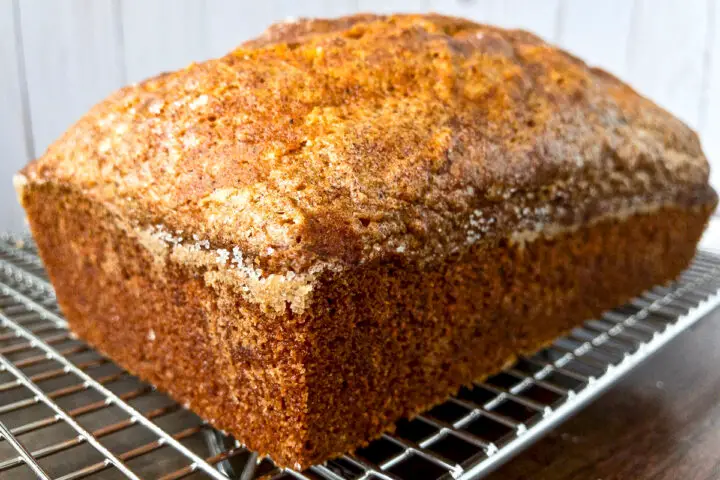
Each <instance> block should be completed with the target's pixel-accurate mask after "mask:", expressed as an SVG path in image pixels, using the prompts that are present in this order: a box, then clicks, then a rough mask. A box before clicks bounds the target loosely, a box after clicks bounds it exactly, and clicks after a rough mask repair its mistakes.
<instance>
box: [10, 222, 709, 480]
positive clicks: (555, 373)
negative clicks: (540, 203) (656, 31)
mask: <svg viewBox="0 0 720 480" xmlns="http://www.w3.org/2000/svg"><path fill="white" fill-rule="evenodd" d="M719 290H720V256H718V255H715V254H712V253H709V252H703V251H700V252H699V253H698V254H697V256H696V258H695V260H694V262H693V264H692V265H691V266H690V268H689V269H688V270H687V271H686V272H684V273H683V275H682V276H681V277H680V278H679V279H678V280H677V281H676V282H675V283H673V284H672V285H668V286H663V287H655V288H653V289H652V290H650V291H648V292H646V293H645V294H643V295H642V296H640V297H638V298H636V299H635V300H633V301H632V302H630V303H629V304H627V305H624V306H622V307H620V308H617V309H615V310H612V311H609V312H607V313H606V314H604V315H603V316H602V317H601V318H598V319H594V320H590V321H587V322H586V323H585V324H584V325H583V326H582V327H581V328H577V329H575V330H574V331H573V332H572V333H571V334H570V335H568V336H567V337H563V338H559V339H557V340H556V341H555V342H554V343H553V344H552V345H551V346H550V347H548V348H546V349H544V350H542V351H540V352H538V353H537V354H535V355H533V356H528V357H524V358H522V359H520V360H519V361H518V362H517V363H516V364H515V365H513V366H512V367H511V368H508V369H507V370H505V371H503V372H502V373H500V374H498V375H495V376H493V377H491V378H489V379H487V380H486V381H484V382H482V383H476V384H474V385H473V387H472V388H463V389H462V390H461V391H460V393H459V394H458V395H457V396H455V397H453V398H451V399H449V400H448V401H447V402H445V403H443V404H442V405H439V406H437V407H435V408H433V409H431V410H429V411H428V412H426V413H424V414H422V415H419V416H418V417H416V418H415V419H413V420H411V421H408V420H403V421H401V422H399V424H398V425H397V429H396V431H395V433H393V434H386V435H383V436H382V437H381V438H380V439H379V440H376V441H375V442H373V443H371V444H370V445H369V446H368V447H366V448H363V449H360V450H358V451H356V452H355V453H352V454H347V455H345V456H343V457H341V458H339V459H336V460H332V461H328V462H326V463H325V464H323V465H317V466H314V467H311V468H310V469H308V470H306V471H303V472H297V471H294V470H290V469H281V468H278V467H276V466H275V465H273V463H272V462H271V460H270V459H268V458H259V457H258V456H257V454H255V453H253V452H251V451H249V450H247V449H246V448H244V447H243V446H242V445H240V444H239V443H238V442H236V441H235V440H233V439H232V438H231V437H229V436H227V435H225V434H224V433H222V432H219V431H217V430H214V429H212V428H211V427H210V426H209V425H207V424H206V423H204V422H203V421H202V420H201V419H200V418H198V417H197V416H195V415H194V414H193V413H192V412H190V411H188V410H186V409H185V408H183V407H182V406H180V405H178V404H176V403H175V402H173V401H172V400H171V399H169V398H168V397H167V396H165V395H163V394H161V393H160V392H157V391H156V390H155V389H153V387H152V386H150V385H147V384H144V383H142V382H141V381H139V380H138V379H136V378H134V377H132V376H131V375H129V374H128V373H126V372H124V371H123V370H122V369H120V368H119V367H117V366H116V365H114V364H113V363H112V362H111V361H110V360H109V359H107V358H104V357H102V356H101V355H99V354H98V353H97V352H94V351H93V350H92V349H91V348H90V347H89V346H87V345H86V344H84V343H83V342H81V341H79V340H78V339H77V338H75V337H74V336H73V334H72V333H71V332H70V331H69V330H68V329H67V323H66V321H65V319H64V318H63V316H62V314H61V312H60V311H59V309H58V306H57V303H56V301H55V296H54V292H53V289H52V287H51V285H50V283H49V281H48V278H47V276H46V275H45V272H44V270H43V267H42V264H41V262H40V259H39V257H38V256H37V251H36V249H35V247H34V244H33V243H32V240H30V239H29V238H27V237H23V238H21V237H14V236H11V235H3V236H0V437H2V438H0V477H2V478H18V479H22V478H35V477H39V478H43V479H49V478H53V479H62V480H73V479H79V478H85V477H94V478H103V479H113V478H162V479H165V480H169V479H177V478H185V477H192V478H207V477H210V478H215V479H221V478H237V479H241V480H250V479H255V478H263V479H272V480H280V479H283V480H288V479H328V480H346V479H360V480H370V479H372V480H378V479H383V480H404V479H417V478H427V479H443V480H447V479H453V478H454V479H469V478H480V477H482V476H484V475H486V474H487V473H489V472H491V471H492V470H493V469H494V468H496V467H497V466H499V465H500V464H501V463H503V462H504V461H506V460H508V459H509V458H510V457H511V456H512V455H514V454H516V453H518V451H520V450H521V449H522V448H524V447H526V446H528V445H529V444H530V443H532V441H533V440H535V439H537V438H538V437H540V436H541V435H543V434H544V433H546V432H547V431H548V430H549V429H550V428H551V427H553V426H554V425H555V424H557V423H558V422H560V421H562V420H563V419H564V418H566V417H567V416H568V415H569V414H570V413H572V412H574V411H576V410H578V409H579V408H580V407H581V406H582V405H583V404H585V403H586V402H587V401H589V400H590V399H591V398H593V397H594V396H596V395H598V394H599V393H600V392H601V391H603V390H604V389H605V388H606V387H608V386H609V385H611V384H613V383H614V382H615V381H616V380H617V379H618V378H619V377H620V376H622V375H623V374H624V373H626V372H627V371H629V370H630V369H631V368H633V367H634V366H635V365H637V364H638V363H639V362H640V361H642V360H643V359H645V358H647V357H648V356H649V355H650V354H651V353H653V352H654V351H656V350H657V349H658V348H660V347H661V346H662V345H664V344H665V343H667V342H668V341H669V340H671V339H672V338H673V337H675V336H676V335H677V334H678V333H680V332H681V331H683V330H684V329H686V328H687V327H689V326H690V325H691V324H693V323H694V322H695V321H697V320H698V319H699V318H701V317H702V316H703V315H704V314H706V313H707V312H709V311H710V310H711V309H712V308H714V307H715V306H717V305H718V304H719V303H720V295H718V293H719V292H718V291H719Z"/></svg>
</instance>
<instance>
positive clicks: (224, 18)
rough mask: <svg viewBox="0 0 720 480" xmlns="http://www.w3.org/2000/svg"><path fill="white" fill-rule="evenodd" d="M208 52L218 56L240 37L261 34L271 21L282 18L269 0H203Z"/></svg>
mask: <svg viewBox="0 0 720 480" xmlns="http://www.w3.org/2000/svg"><path fill="white" fill-rule="evenodd" d="M205 15H206V28H207V41H208V52H207V53H208V54H209V55H210V56H212V57H219V56H221V55H224V54H226V53H227V52H229V51H230V50H232V49H233V48H235V47H237V46H238V45H240V44H241V43H242V42H243V41H245V40H247V39H249V38H252V37H254V36H256V35H258V34H260V33H261V32H262V31H263V30H265V28H267V26H268V25H270V24H271V23H272V22H273V21H277V20H281V19H282V18H284V14H282V12H276V11H275V10H274V8H273V4H272V2H269V1H263V0H260V1H254V2H238V1H237V0H206V3H205Z"/></svg>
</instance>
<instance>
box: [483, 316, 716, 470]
mask: <svg viewBox="0 0 720 480" xmlns="http://www.w3.org/2000/svg"><path fill="white" fill-rule="evenodd" d="M488 478H489V479H490V480H520V479H522V480H528V479H531V480H571V479H572V480H616V479H617V480H645V479H653V480H665V479H667V480H670V479H672V480H706V479H707V480H710V479H713V480H715V479H720V309H716V310H715V311H714V312H712V313H711V314H710V315H708V316H707V317H706V318H704V319H702V320H700V321H699V322H698V323H696V324H695V325H694V326H693V328H691V329H690V330H688V331H686V332H684V333H682V334H681V335H680V336H678V337H677V338H676V339H675V340H673V341H672V342H670V344H669V345H667V346H665V348H663V349H662V350H661V351H659V352H658V353H656V354H655V355H654V356H653V357H652V358H650V359H648V360H647V361H646V362H644V363H643V364H641V365H640V366H639V367H637V368H636V369H635V370H634V371H632V372H631V373H630V374H628V375H627V376H626V377H624V378H623V380H621V382H620V383H618V385H616V386H615V387H613V388H612V389H610V390H608V391H607V392H606V393H605V394H604V395H603V396H601V397H600V398H598V399H597V400H595V401H594V402H593V403H592V404H590V405H589V406H587V407H585V408H584V409H583V410H582V411H580V412H579V413H578V414H577V415H576V416H575V417H573V418H571V419H569V420H568V421H566V422H565V423H563V424H562V425H560V426H559V427H558V428H557V429H556V430H555V431H554V432H552V433H551V434H549V435H548V436H546V437H545V438H543V439H541V440H539V441H538V442H537V443H536V444H535V445H534V446H532V447H530V448H529V449H528V450H526V451H525V452H523V453H521V454H520V455H518V456H517V457H516V458H514V459H512V460H510V462H509V463H507V464H506V465H505V466H503V467H502V468H500V469H499V470H498V471H496V472H495V473H494V474H492V475H490V477H488Z"/></svg>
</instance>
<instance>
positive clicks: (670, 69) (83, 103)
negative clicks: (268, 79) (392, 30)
mask: <svg viewBox="0 0 720 480" xmlns="http://www.w3.org/2000/svg"><path fill="white" fill-rule="evenodd" d="M430 10H432V11H438V12H442V13H447V14H452V15H460V16H464V17H468V18H472V19H474V20H477V21H480V22H486V23H494V24H498V25H501V26H505V27H515V28H525V29H528V30H532V31H534V32H536V33H537V34H539V35H541V36H542V37H544V38H546V39H547V40H550V41H552V42H555V43H557V44H559V45H561V46H563V47H564V48H567V49H569V50H570V51H572V52H573V53H575V54H577V55H578V56H580V57H582V58H584V59H585V60H586V61H588V62H589V63H591V64H594V65H598V66H601V67H604V68H606V69H608V70H610V71H611V72H613V73H615V74H616V75H618V76H619V77H620V78H622V79H624V80H626V81H628V82H629V83H631V84H632V85H633V86H634V87H635V88H637V89H638V90H639V91H640V92H642V93H643V94H645V95H647V96H649V97H650V98H652V99H653V100H655V101H656V102H658V103H659V104H661V105H662V106H664V107H666V108H668V109H669V110H670V111H672V112H673V113H675V114H677V115H678V116H680V117H681V118H682V119H683V120H685V121H686V122H687V123H688V124H690V125H691V126H693V127H694V128H696V129H697V130H698V131H699V132H700V133H701V137H702V140H703V145H704V146H705V149H706V152H707V154H708V156H709V158H710V159H711V162H712V163H713V165H714V167H715V168H714V170H713V183H714V185H715V186H716V188H717V187H720V0H602V1H599V0H307V1H302V2H301V1H297V0H254V1H247V0H54V1H49V0H0V154H1V155H2V156H1V158H0V182H1V183H0V185H1V187H0V202H2V205H3V209H2V210H1V211H0V230H8V229H10V230H19V229H21V228H24V227H23V220H22V213H21V211H20V209H19V207H18V206H17V204H16V201H15V194H14V192H13V190H12V187H11V181H10V179H11V174H12V172H14V171H16V170H17V169H19V168H20V167H22V165H24V164H25V163H26V162H27V161H28V160H29V159H31V158H33V157H34V156H36V155H39V154H41V153H42V152H43V151H44V150H45V149H46V148H47V146H48V145H49V144H50V143H51V142H52V141H53V140H54V139H55V138H56V137H57V136H58V135H60V134H61V133H62V132H63V131H64V130H65V129H67V128H68V127H69V126H70V125H71V124H72V123H73V122H74V121H75V120H77V119H78V118H79V117H80V116H81V115H82V114H83V112H85V111H86V110H87V109H88V108H90V106H92V105H93V104H94V103H96V102H98V101H99V100H101V99H102V98H103V97H105V96H106V95H107V94H109V93H110V92H111V91H112V90H114V89H116V88H118V87H119V86H121V85H123V84H125V83H128V82H137V81H139V80H142V79H143V78H146V77H148V76H151V75H154V74H156V73H159V72H162V71H167V70H172V69H176V68H181V67H183V66H185V65H187V64H189V63H190V62H192V61H201V60H204V59H207V58H211V57H214V56H219V55H222V54H223V53H225V52H227V51H229V50H230V49H232V48H233V47H235V46H237V45H238V44H240V43H241V42H242V41H243V40H245V39H247V38H250V37H252V36H255V35H257V34H259V33H260V32H261V31H262V30H263V29H264V28H265V27H266V26H267V25H268V24H270V23H272V22H275V21H280V20H284V19H287V18H289V17H290V18H292V17H300V16H338V15H343V14H347V13H352V12H356V11H374V12H384V13H387V12H407V11H430Z"/></svg>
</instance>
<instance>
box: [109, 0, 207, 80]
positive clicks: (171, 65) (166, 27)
mask: <svg viewBox="0 0 720 480" xmlns="http://www.w3.org/2000/svg"><path fill="white" fill-rule="evenodd" d="M120 8H121V12H122V17H121V18H122V32H123V35H122V40H123V52H124V61H125V69H126V73H127V81H128V82H137V81H140V80H143V79H145V78H147V77H149V76H152V75H155V74H158V73H160V72H166V71H171V70H177V69H179V68H182V67H184V66H186V65H188V64H189V63H191V62H193V61H195V62H198V61H201V60H204V59H205V58H206V56H208V53H209V52H208V48H207V36H206V35H205V27H206V21H205V4H204V2H202V1H198V0H152V1H147V0H122V2H121V3H120Z"/></svg>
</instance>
